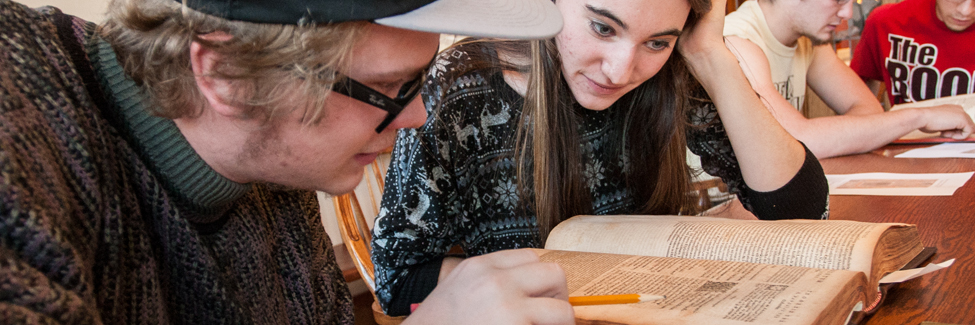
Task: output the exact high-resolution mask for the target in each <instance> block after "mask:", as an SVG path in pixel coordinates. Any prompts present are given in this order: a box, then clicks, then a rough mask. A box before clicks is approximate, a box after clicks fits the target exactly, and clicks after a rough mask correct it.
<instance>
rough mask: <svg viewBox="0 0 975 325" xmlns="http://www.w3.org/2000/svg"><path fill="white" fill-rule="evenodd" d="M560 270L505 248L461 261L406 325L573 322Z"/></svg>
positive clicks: (532, 255)
mask: <svg viewBox="0 0 975 325" xmlns="http://www.w3.org/2000/svg"><path fill="white" fill-rule="evenodd" d="M567 299H568V288H567V286H566V280H565V272H564V271H562V268H561V267H559V266H558V265H557V264H554V263H542V262H540V261H539V259H538V255H536V254H535V253H534V252H532V251H531V250H507V251H500V252H495V253H491V254H487V255H482V256H478V257H473V258H469V259H466V260H464V261H463V262H462V263H461V264H460V265H458V266H457V268H455V269H454V270H453V271H452V272H451V273H450V274H449V275H448V276H447V277H446V278H445V279H444V280H443V281H441V282H440V283H439V284H438V285H437V288H436V289H434V290H433V292H432V293H430V296H428V297H427V298H426V300H424V301H423V304H421V305H420V307H419V308H417V309H416V311H415V312H413V314H412V315H411V316H410V317H409V318H407V319H406V323H409V324H574V323H575V318H574V313H573V311H572V306H571V305H569V302H568V300H567Z"/></svg>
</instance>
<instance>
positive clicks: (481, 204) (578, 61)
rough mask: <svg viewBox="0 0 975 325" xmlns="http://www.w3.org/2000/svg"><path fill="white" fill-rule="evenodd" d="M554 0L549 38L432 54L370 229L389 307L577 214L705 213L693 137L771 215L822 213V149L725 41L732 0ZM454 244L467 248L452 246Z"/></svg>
mask: <svg viewBox="0 0 975 325" xmlns="http://www.w3.org/2000/svg"><path fill="white" fill-rule="evenodd" d="M556 5H557V6H559V8H560V10H561V11H562V16H563V21H564V23H565V24H564V27H563V29H562V31H561V32H560V33H559V34H558V35H557V36H556V37H555V38H553V39H548V40H542V41H503V40H491V39H475V40H468V41H465V42H462V43H460V44H458V45H456V46H454V47H452V48H450V49H448V50H446V51H444V52H443V53H441V54H440V55H439V57H438V59H437V60H436V61H435V63H434V66H433V69H431V73H430V74H429V75H428V77H429V80H428V81H427V83H426V84H425V89H424V101H425V103H424V104H425V105H426V107H427V109H428V111H429V113H430V115H429V116H430V118H429V119H428V120H427V122H426V124H425V125H424V126H423V127H422V128H420V129H416V130H404V131H401V133H400V134H399V138H398V140H397V144H396V146H395V148H394V151H393V156H394V157H393V161H392V163H391V165H390V167H389V174H388V176H387V179H386V188H385V193H384V197H383V202H382V209H381V211H380V214H379V218H378V219H377V223H376V228H375V237H374V241H373V260H374V262H375V265H376V286H377V292H376V294H377V297H378V299H379V301H380V303H381V305H382V306H383V308H384V310H385V311H386V312H387V313H388V314H390V315H401V314H405V313H408V308H409V305H410V304H411V303H416V302H420V301H422V300H423V298H424V297H426V295H427V294H429V292H430V291H431V290H433V288H434V287H435V286H436V284H437V282H438V280H441V279H444V278H445V277H447V276H449V274H450V272H451V270H452V269H453V268H454V267H455V266H457V264H458V263H459V262H460V261H461V260H462V259H463V258H464V257H469V256H477V255H481V254H486V253H490V252H493V251H498V250H504V249H514V248H523V247H541V246H542V245H543V244H544V240H545V238H546V235H547V234H548V232H549V231H550V230H551V229H552V227H554V226H555V225H556V224H558V223H559V222H560V221H562V220H565V219H567V218H569V217H571V216H574V215H580V214H696V213H698V212H700V211H697V210H696V208H695V205H694V199H693V197H692V196H691V195H690V194H689V193H690V192H691V190H690V183H691V181H690V180H691V171H690V169H689V167H688V166H687V160H686V159H687V158H686V151H687V148H690V149H691V150H692V151H694V152H695V153H697V154H699V155H700V156H701V157H702V162H703V166H704V168H705V171H707V172H708V173H710V174H713V175H717V176H720V177H721V178H722V179H723V180H724V181H725V182H726V183H727V184H728V185H729V187H730V188H731V190H732V192H733V193H735V194H737V196H738V198H739V200H740V201H741V203H742V205H743V206H744V207H745V208H747V209H749V210H750V211H751V212H752V213H754V214H755V215H756V216H757V217H759V218H761V219H782V218H808V219H821V218H825V217H826V215H827V198H828V190H827V185H826V180H825V177H824V176H823V171H822V168H821V167H820V165H819V163H818V161H817V160H816V158H815V157H814V156H813V155H812V154H811V153H809V152H808V150H804V149H805V148H804V146H803V145H802V144H801V143H799V142H798V141H796V140H795V139H794V138H793V137H792V136H790V135H789V134H788V133H786V132H785V131H784V130H783V129H782V128H781V126H779V125H778V123H777V122H776V121H775V119H774V118H773V116H772V115H771V114H770V113H769V111H768V110H766V109H765V107H764V106H763V105H762V102H761V100H760V99H759V98H758V96H757V95H755V93H754V91H752V90H751V88H750V87H749V85H748V82H747V81H746V79H745V76H744V74H743V73H742V71H741V69H740V68H739V67H738V62H737V61H736V60H735V57H734V56H733V54H732V52H731V51H730V50H729V49H728V48H726V47H725V44H724V42H723V41H722V37H721V28H722V26H723V17H724V12H723V8H724V1H720V0H718V1H715V2H714V3H711V2H710V1H709V0H656V1H648V0H558V1H556ZM712 8H713V9H712ZM674 49H677V50H678V52H679V55H674V54H673V52H674ZM455 245H459V246H460V247H461V248H462V249H463V252H464V256H448V250H450V249H451V248H452V247H453V246H455Z"/></svg>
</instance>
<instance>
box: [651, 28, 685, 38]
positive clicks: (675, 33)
mask: <svg viewBox="0 0 975 325" xmlns="http://www.w3.org/2000/svg"><path fill="white" fill-rule="evenodd" d="M681 33H682V31H681V30H679V29H676V28H672V29H668V30H665V31H662V32H659V33H655V34H653V35H650V37H660V36H677V37H680V34H681Z"/></svg>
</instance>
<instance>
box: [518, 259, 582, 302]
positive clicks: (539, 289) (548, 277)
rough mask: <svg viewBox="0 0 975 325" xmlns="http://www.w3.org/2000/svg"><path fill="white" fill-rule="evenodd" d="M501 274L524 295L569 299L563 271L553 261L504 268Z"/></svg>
mask: <svg viewBox="0 0 975 325" xmlns="http://www.w3.org/2000/svg"><path fill="white" fill-rule="evenodd" d="M502 276H503V277H504V278H506V279H508V280H509V281H511V282H512V283H511V285H515V286H517V287H518V288H520V290H522V292H524V294H525V295H526V296H529V297H550V298H556V299H562V300H568V299H569V289H568V285H567V284H566V280H565V271H564V270H562V267H560V266H559V265H558V264H555V263H530V264H524V265H519V266H516V267H512V268H509V269H507V270H505V271H504V272H503V274H502Z"/></svg>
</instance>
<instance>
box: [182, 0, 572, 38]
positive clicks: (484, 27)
mask: <svg viewBox="0 0 975 325" xmlns="http://www.w3.org/2000/svg"><path fill="white" fill-rule="evenodd" d="M175 1H176V2H180V3H184V4H185V5H186V7H188V8H190V9H193V10H196V11H200V12H202V13H205V14H209V15H213V16H217V17H221V18H224V19H228V20H237V21H247V22H254V23H268V24H303V23H339V22H345V21H355V20H368V21H373V22H375V23H377V24H381V25H386V26H392V27H397V28H403V29H411V30H418V31H424V32H432V33H444V34H456V35H469V36H482V37H498V38H511V39H532V38H547V37H551V36H554V35H555V34H557V33H558V32H559V30H561V29H562V15H561V14H560V13H559V11H558V9H557V8H556V7H555V4H554V3H553V2H552V1H551V0H274V1H269V0H175Z"/></svg>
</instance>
